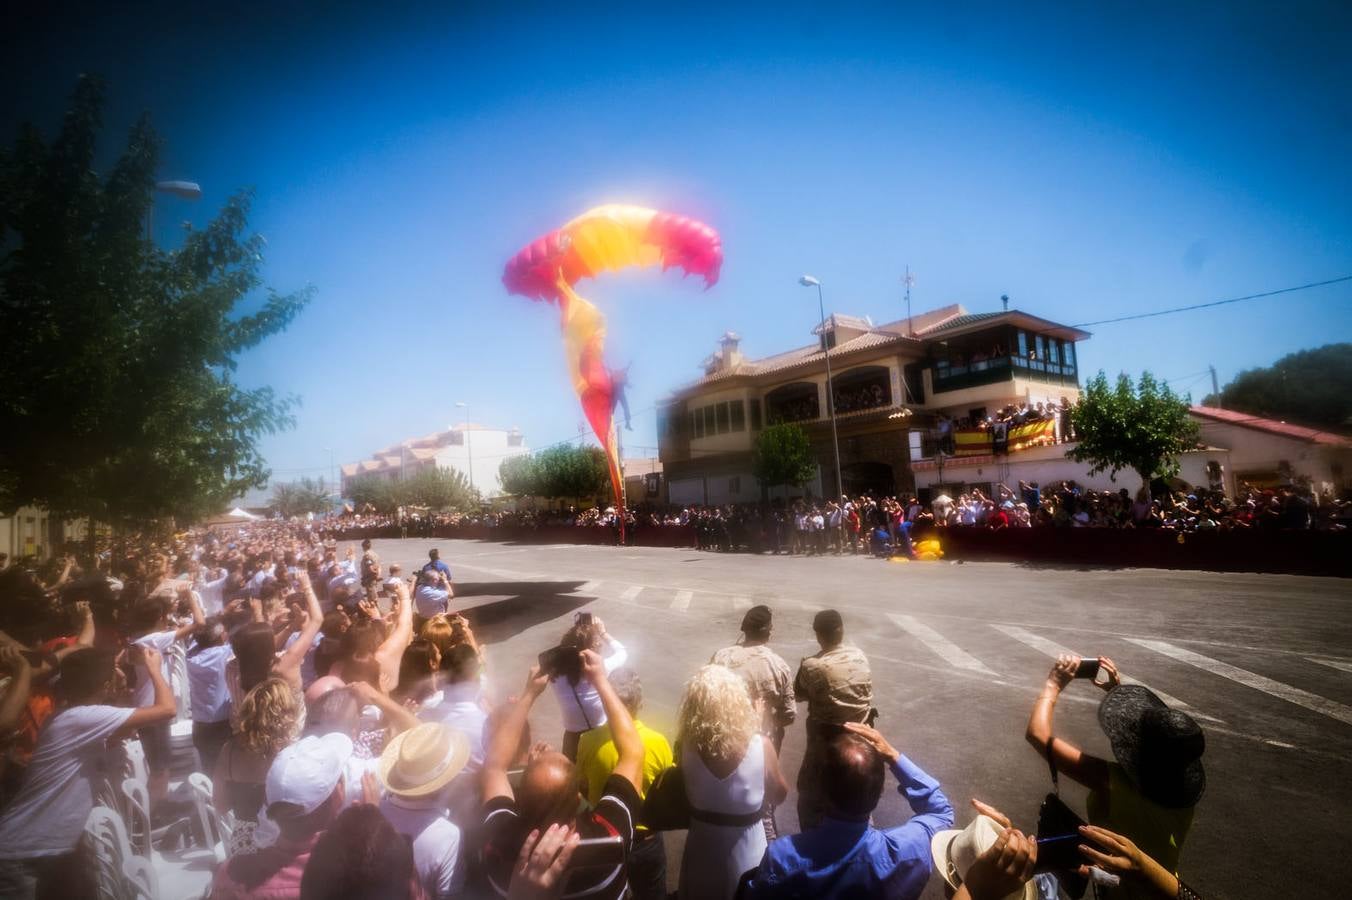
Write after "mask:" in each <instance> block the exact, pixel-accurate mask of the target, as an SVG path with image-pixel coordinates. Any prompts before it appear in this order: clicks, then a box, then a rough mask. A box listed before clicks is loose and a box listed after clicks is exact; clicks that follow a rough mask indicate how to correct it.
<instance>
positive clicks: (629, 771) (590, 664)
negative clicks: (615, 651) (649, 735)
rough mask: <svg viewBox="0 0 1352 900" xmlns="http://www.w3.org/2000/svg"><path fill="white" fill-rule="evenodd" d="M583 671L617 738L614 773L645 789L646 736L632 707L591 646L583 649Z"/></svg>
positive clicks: (635, 786)
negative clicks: (636, 723)
mask: <svg viewBox="0 0 1352 900" xmlns="http://www.w3.org/2000/svg"><path fill="white" fill-rule="evenodd" d="M582 674H583V675H584V676H585V677H586V678H587V679H588V680H589V681H591V683H592V684H594V685H595V686H596V693H597V694H599V695H600V696H601V706H602V708H604V709H605V711H606V722H607V724H609V725H610V735H611V739H612V740H614V741H615V750H616V751H617V753H618V755H619V760H618V761H617V762H616V763H615V769H614V771H613V772H612V774H614V775H619V776H620V777H621V778H624V779H625V780H627V781H628V782H629V783H630V784H632V785H633V786H634V790H635V791H639V792H642V790H643V740H642V738H640V737H639V736H638V729H637V728H635V727H634V719H633V717H632V716H630V715H629V710H628V709H627V708H625V705H624V704H623V703H622V702H620V697H619V695H618V694H616V693H615V688H613V687H611V684H610V679H609V678H608V677H606V663H605V661H604V660H602V659H601V657H600V656H599V655H597V654H596V653H594V652H592V651H591V650H583V651H582Z"/></svg>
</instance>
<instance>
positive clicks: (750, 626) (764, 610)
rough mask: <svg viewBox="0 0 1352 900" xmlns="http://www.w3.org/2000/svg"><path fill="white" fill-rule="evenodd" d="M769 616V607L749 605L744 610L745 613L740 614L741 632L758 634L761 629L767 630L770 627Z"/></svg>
mask: <svg viewBox="0 0 1352 900" xmlns="http://www.w3.org/2000/svg"><path fill="white" fill-rule="evenodd" d="M771 618H772V617H771V615H770V607H768V606H753V607H751V608H750V609H748V610H747V611H746V615H744V616H742V633H743V634H760V633H761V632H763V631H768V630H769V629H770V621H771Z"/></svg>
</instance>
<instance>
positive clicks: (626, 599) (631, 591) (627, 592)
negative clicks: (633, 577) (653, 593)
mask: <svg viewBox="0 0 1352 900" xmlns="http://www.w3.org/2000/svg"><path fill="white" fill-rule="evenodd" d="M641 593H643V585H641V584H631V585H629V587H627V588H625V589H624V590H623V591H621V592H620V602H622V603H630V602H632V601H634V600H637V599H638V595H639V594H641Z"/></svg>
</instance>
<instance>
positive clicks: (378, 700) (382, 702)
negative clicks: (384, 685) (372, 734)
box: [348, 681, 422, 734]
mask: <svg viewBox="0 0 1352 900" xmlns="http://www.w3.org/2000/svg"><path fill="white" fill-rule="evenodd" d="M348 688H350V689H351V690H353V691H355V692H356V693H357V696H358V697H360V698H361V700H362V702H363V703H367V704H370V705H371V706H374V707H376V708H378V709H379V710H380V712H381V715H383V716H384V717H385V721H386V722H388V723H389V724H390V725H391V727H393V728H394V733H395V734H398V733H399V732H401V731H408V730H409V729H410V728H417V727H418V725H420V724H422V723H421V722H420V721H419V720H418V717H417V716H415V715H414V714H413V713H412V712H410V711H409V710H408V709H406V708H404V707H403V706H401V705H400V704H398V703H396V702H395V701H394V699H393V698H392V697H390V695H389V694H387V693H385V692H384V691H381V690H378V689H377V688H374V687H372V686H371V685H370V684H368V683H366V682H365V681H354V682H352V683H351V684H349V685H348Z"/></svg>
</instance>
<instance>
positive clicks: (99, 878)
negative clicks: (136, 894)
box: [84, 805, 132, 900]
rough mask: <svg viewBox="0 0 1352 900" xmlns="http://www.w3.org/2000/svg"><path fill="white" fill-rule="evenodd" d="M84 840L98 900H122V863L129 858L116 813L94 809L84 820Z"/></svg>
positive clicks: (123, 893) (119, 820)
mask: <svg viewBox="0 0 1352 900" xmlns="http://www.w3.org/2000/svg"><path fill="white" fill-rule="evenodd" d="M84 835H85V837H84V839H85V842H86V844H87V845H88V846H89V850H90V856H91V857H92V860H93V865H94V885H95V890H96V892H97V896H98V898H99V900H123V898H124V896H125V890H124V885H123V878H124V876H123V871H122V867H123V863H125V862H126V860H127V859H128V858H129V857H131V855H132V851H131V843H130V842H129V841H128V839H127V828H126V825H125V824H123V822H122V817H121V816H120V815H119V814H118V812H117V810H115V809H113V808H111V807H108V806H102V805H99V806H95V807H94V808H93V809H91V810H90V811H89V817H88V818H87V819H85V827H84Z"/></svg>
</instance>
